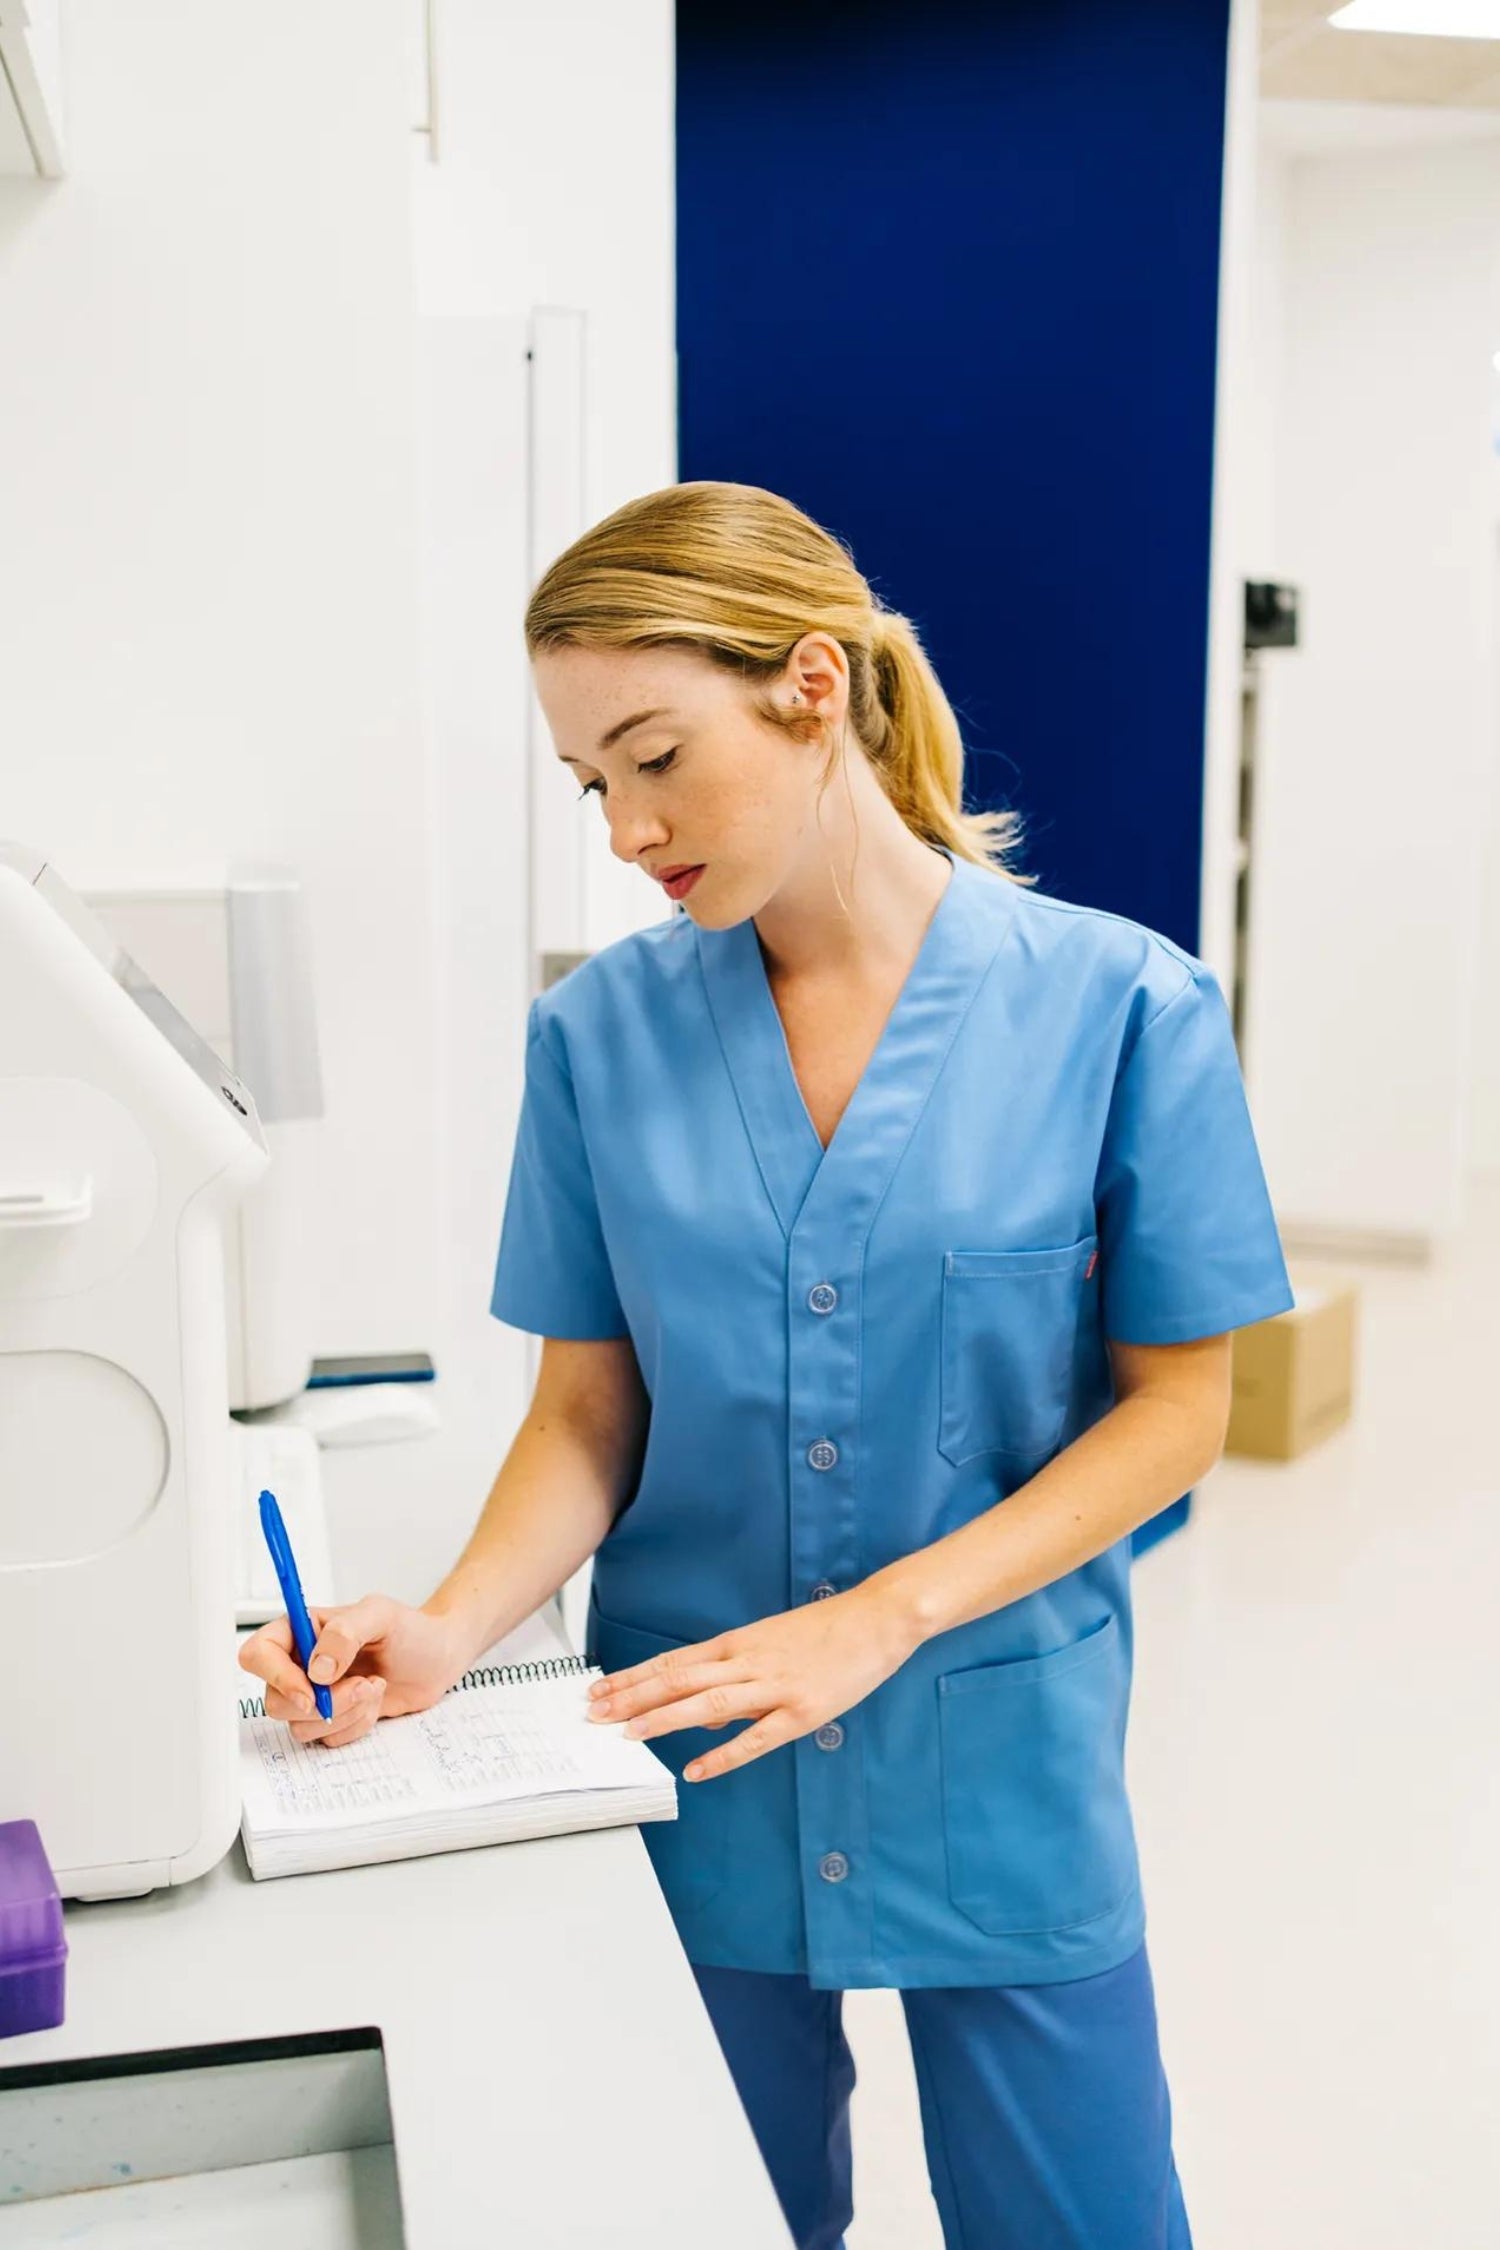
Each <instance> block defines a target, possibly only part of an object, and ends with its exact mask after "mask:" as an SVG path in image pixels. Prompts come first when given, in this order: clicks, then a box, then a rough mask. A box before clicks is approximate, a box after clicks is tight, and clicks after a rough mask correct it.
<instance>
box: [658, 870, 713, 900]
mask: <svg viewBox="0 0 1500 2250" xmlns="http://www.w3.org/2000/svg"><path fill="white" fill-rule="evenodd" d="M702 873H703V869H702V868H701V867H683V868H679V869H678V871H677V873H676V874H675V875H663V876H662V877H661V878H660V881H661V887H662V889H663V890H664V891H665V892H666V894H667V896H668V898H670V899H674V900H675V899H680V898H686V897H687V895H688V892H689V891H690V890H691V889H692V887H693V885H694V884H695V883H696V882H697V880H698V877H699V876H700V875H701V874H702Z"/></svg>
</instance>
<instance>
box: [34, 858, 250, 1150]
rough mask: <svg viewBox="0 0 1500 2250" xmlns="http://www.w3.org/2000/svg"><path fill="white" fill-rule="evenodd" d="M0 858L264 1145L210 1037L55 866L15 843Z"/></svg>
mask: <svg viewBox="0 0 1500 2250" xmlns="http://www.w3.org/2000/svg"><path fill="white" fill-rule="evenodd" d="M0 857H3V858H4V860H5V861H6V862H7V864H8V865H10V866H12V867H14V868H16V869H17V870H18V871H19V872H20V873H21V874H23V875H24V876H25V877H26V879H27V880H28V881H29V882H30V883H31V884H32V885H33V886H34V888H35V889H36V890H37V891H39V892H40V893H41V895H42V897H43V898H44V899H46V900H47V902H48V904H49V905H50V906H53V907H55V908H56V910H57V912H58V913H59V914H60V915H61V916H62V918H63V920H64V921H65V922H66V923H67V925H68V927H69V928H70V929H71V930H73V931H75V932H76V934H77V935H78V936H79V937H81V938H82V940H83V942H84V944H85V945H86V946H87V947H88V948H89V951H90V952H91V953H92V954H93V955H94V956H95V958H96V959H97V960H99V961H102V962H103V964H104V966H105V968H106V969H108V971H109V973H110V975H111V976H112V977H113V978H114V980H115V982H116V984H118V985H119V987H120V989H121V991H122V992H127V993H129V995H130V997H131V999H132V1000H133V1001H134V1002H135V1004H136V1006H137V1007H138V1008H139V1009H140V1011H141V1013H142V1015H143V1016H149V1018H150V1019H151V1021H152V1023H154V1024H155V1026H156V1028H157V1030H158V1031H159V1032H160V1033H161V1035H162V1037H163V1038H164V1039H165V1040H166V1041H167V1042H168V1043H169V1045H171V1046H173V1047H175V1048H176V1050H177V1052H178V1054H179V1055H181V1057H182V1059H183V1061H184V1062H185V1063H186V1064H187V1065H188V1067H189V1068H190V1069H191V1070H192V1071H193V1073H194V1074H195V1076H196V1077H198V1078H200V1079H201V1080H202V1081H203V1084H204V1085H205V1086H207V1087H208V1089H209V1091H210V1092H211V1093H213V1094H216V1095H217V1096H218V1097H219V1099H220V1100H221V1101H222V1102H223V1103H224V1106H225V1107H226V1108H227V1109H231V1110H233V1111H235V1113H236V1114H237V1115H238V1117H239V1119H240V1122H241V1123H242V1125H243V1126H244V1128H245V1131H246V1132H247V1133H248V1134H249V1135H250V1138H251V1139H252V1140H253V1141H254V1142H255V1144H256V1146H257V1148H264V1146H265V1140H264V1137H263V1135H262V1133H261V1129H260V1119H259V1118H258V1117H257V1115H256V1113H255V1100H254V1097H253V1096H252V1094H251V1092H250V1089H249V1088H248V1086H246V1085H244V1084H243V1083H242V1081H241V1080H240V1079H238V1078H236V1076H235V1074H234V1072H233V1071H232V1070H231V1069H230V1068H229V1067H228V1065H227V1064H226V1063H222V1062H221V1061H220V1060H219V1058H218V1056H217V1055H216V1054H215V1053H214V1051H213V1049H212V1047H210V1045H209V1043H208V1041H207V1040H206V1039H203V1038H200V1036H199V1035H198V1033H197V1032H196V1031H194V1029H193V1027H192V1025H191V1024H190V1023H189V1022H188V1020H187V1017H186V1016H184V1015H183V1014H182V1013H181V1012H180V1011H179V1010H178V1009H176V1008H174V1007H173V1005H172V1003H171V1001H170V1000H169V999H168V998H167V996H166V994H165V993H164V992H163V991H162V989H161V987H160V986H159V985H155V984H153V983H152V981H151V979H150V978H149V977H148V976H147V974H146V972H145V970H144V969H143V968H141V967H140V966H139V964H138V963H137V962H135V961H132V959H131V958H130V955H129V954H128V953H127V952H126V951H125V950H124V948H123V947H122V946H119V945H117V944H116V943H115V941H114V939H113V937H111V935H110V933H109V931H108V930H107V929H106V928H105V926H104V924H103V923H102V922H101V921H100V920H99V917H98V915H97V914H93V913H91V912H90V910H89V909H88V907H86V906H85V905H84V903H83V901H82V899H80V898H79V897H78V895H77V893H76V892H74V891H70V890H69V888H68V886H67V884H66V883H65V882H64V881H63V879H62V877H61V876H60V875H59V874H58V873H57V872H56V870H55V869H54V868H51V867H49V866H48V865H47V864H46V862H45V861H43V860H41V859H40V858H38V857H37V856H36V855H34V854H30V853H27V852H25V851H24V849H23V848H22V847H20V846H17V845H5V844H0Z"/></svg>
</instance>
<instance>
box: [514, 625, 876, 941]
mask: <svg viewBox="0 0 1500 2250" xmlns="http://www.w3.org/2000/svg"><path fill="white" fill-rule="evenodd" d="M534 671H535V677H536V687H537V694H538V697H539V698H540V701H541V705H542V709H543V711H544V712H545V713H546V717H547V724H548V726H549V727H550V729H551V732H552V741H553V746H554V748H555V749H556V752H557V755H558V757H559V758H560V759H561V760H562V762H563V764H564V765H565V766H567V767H568V769H569V770H570V772H571V773H572V774H573V776H574V778H575V779H576V780H577V782H578V785H579V788H580V790H582V791H584V792H585V793H586V794H588V795H590V796H595V797H597V798H598V799H599V801H600V806H601V809H602V811H603V814H604V818H605V819H606V820H607V821H608V823H609V841H610V849H611V850H612V851H613V852H614V854H615V856H616V857H617V858H618V859H622V860H625V861H627V862H628V863H629V864H631V865H633V866H636V867H639V868H640V869H641V870H642V872H643V873H644V874H646V875H647V876H649V877H651V878H652V879H653V880H654V881H656V882H659V883H660V884H661V885H662V889H663V891H664V892H665V894H666V896H667V897H668V898H671V899H674V900H676V899H680V900H681V902H682V904H683V906H684V907H685V908H686V910H687V912H688V913H689V914H690V915H691V916H692V917H693V920H694V921H695V922H698V923H700V924H701V925H702V926H703V927H704V928H705V929H714V930H722V929H728V928H730V927H731V926H732V925H733V924H734V923H737V922H744V921H747V920H748V919H749V918H750V917H751V916H752V915H755V914H757V913H759V912H760V911H761V909H762V908H763V907H764V906H765V905H766V904H767V903H768V902H769V901H770V900H771V899H773V898H775V897H776V896H777V895H778V893H780V892H781V891H782V890H783V889H784V888H785V887H786V886H787V884H788V883H794V882H796V881H797V880H798V878H799V877H800V876H801V874H802V873H803V870H804V868H805V867H806V866H807V865H809V864H810V863H811V862H812V860H813V859H814V858H815V856H816V851H815V847H816V843H817V819H818V797H819V793H820V788H821V783H822V778H823V767H824V750H823V746H822V745H823V739H824V738H823V736H822V734H821V732H820V733H819V734H818V735H817V737H816V738H815V739H813V740H811V741H809V742H806V743H803V742H800V741H798V740H796V739H795V738H794V737H792V736H789V735H785V734H782V733H781V732H779V731H778V730H777V729H776V728H775V727H770V726H767V725H766V724H765V722H764V721H763V720H761V719H760V718H758V717H757V716H756V713H755V709H754V704H753V694H754V692H755V691H753V690H752V689H751V688H749V687H748V686H747V685H746V684H745V683H744V682H743V681H741V680H738V679H736V677H735V676H734V674H733V673H731V672H728V671H725V670H723V669H721V667H720V666H718V665H716V664H711V663H710V662H709V661H708V660H707V658H705V657H701V656H698V655H695V654H694V653H693V652H692V651H691V650H688V649H680V648H663V649H586V648H561V649H551V650H547V651H544V652H543V653H542V654H541V655H540V656H538V657H537V659H536V660H535V665H534ZM769 692H770V694H771V695H772V697H773V698H774V700H775V701H776V702H777V703H779V704H781V705H782V707H783V708H784V709H785V710H787V711H788V712H790V713H793V714H795V715H798V716H800V715H802V714H803V713H808V714H810V715H811V714H816V715H818V716H821V717H823V718H825V719H828V720H829V721H830V722H831V723H832V725H833V726H834V728H835V730H836V729H837V728H838V726H839V725H840V724H841V723H842V718H843V712H844V710H845V708H847V696H848V662H847V659H846V657H845V655H844V652H843V650H842V648H841V647H840V646H839V644H838V642H837V641H835V640H833V639H832V638H831V637H829V636H828V635H825V634H821V633H810V634H808V635H806V636H805V638H804V639H803V640H801V641H799V643H798V644H797V647H796V648H795V649H794V650H793V651H792V655H791V657H790V659H789V660H788V664H787V668H786V671H785V672H784V673H783V675H782V676H781V678H779V679H778V680H776V681H775V682H773V684H772V686H771V688H770V691H769ZM794 696H797V697H800V701H798V702H795V703H794V702H793V700H792V699H793V697H794ZM632 722H634V723H632ZM810 731H811V730H810Z"/></svg>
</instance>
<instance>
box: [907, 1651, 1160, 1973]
mask: <svg viewBox="0 0 1500 2250" xmlns="http://www.w3.org/2000/svg"><path fill="white" fill-rule="evenodd" d="M937 1686H938V1724H939V1735H940V1742H941V1751H942V1766H943V1830H944V1837H945V1841H946V1847H947V1855H948V1894H949V1896H950V1898H951V1899H952V1901H953V1904H954V1905H955V1906H956V1907H957V1908H958V1910H959V1912H960V1913H961V1914H964V1915H967V1917H968V1919H969V1920H970V1921H971V1922H973V1923H974V1924H975V1925H976V1927H977V1928H979V1929H981V1930H984V1931H986V1932H987V1933H988V1934H989V1935H990V1936H992V1937H1002V1936H1020V1935H1022V1934H1023V1933H1025V1934H1033V1935H1040V1934H1041V1933H1043V1932H1045V1931H1048V1930H1064V1929H1072V1928H1076V1927H1077V1926H1078V1925H1079V1924H1081V1923H1085V1922H1095V1921H1098V1920H1099V1919H1100V1918H1101V1917H1102V1916H1104V1915H1106V1914H1108V1913H1110V1912H1111V1911H1112V1910H1113V1909H1114V1908H1115V1907H1117V1906H1120V1905H1121V1904H1123V1902H1124V1901H1125V1900H1126V1899H1127V1898H1129V1897H1130V1895H1131V1893H1132V1892H1133V1890H1134V1889H1135V1886H1136V1882H1137V1879H1138V1877H1137V1868H1136V1856H1135V1838H1134V1835H1133V1833H1132V1829H1131V1823H1130V1807H1129V1803H1128V1800H1127V1798H1126V1795H1125V1777H1124V1770H1123V1768H1124V1750H1125V1713H1126V1703H1127V1699H1128V1682H1127V1680H1126V1676H1125V1667H1124V1665H1123V1663H1122V1661H1121V1655H1120V1645H1119V1633H1118V1630H1117V1627H1116V1624H1115V1620H1114V1618H1113V1617H1109V1618H1107V1619H1106V1620H1105V1622H1104V1623H1103V1624H1102V1625H1100V1626H1097V1627H1096V1628H1095V1630H1094V1631H1093V1632H1092V1633H1090V1634H1089V1635H1088V1636H1087V1637H1086V1638H1085V1639H1083V1640H1081V1641H1075V1642H1074V1643H1073V1644H1072V1645H1071V1646H1070V1647H1067V1648H1060V1649H1057V1650H1054V1651H1053V1653H1052V1654H1051V1655H1048V1656H1034V1657H1028V1658H1024V1659H1022V1660H1020V1661H1019V1662H1016V1663H1011V1664H986V1665H982V1666H980V1667H979V1668H978V1669H977V1670H975V1671H971V1672H948V1673H945V1674H944V1676H943V1677H942V1678H941V1679H940V1680H939V1681H938V1683H937Z"/></svg>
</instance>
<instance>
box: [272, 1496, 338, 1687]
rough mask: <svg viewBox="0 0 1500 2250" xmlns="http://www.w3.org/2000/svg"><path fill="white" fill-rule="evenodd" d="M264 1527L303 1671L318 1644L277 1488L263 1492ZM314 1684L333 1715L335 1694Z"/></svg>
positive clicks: (310, 1683) (312, 1684) (310, 1660)
mask: <svg viewBox="0 0 1500 2250" xmlns="http://www.w3.org/2000/svg"><path fill="white" fill-rule="evenodd" d="M260 1528H261V1530H262V1531H263V1532H264V1533H265V1535H266V1545H267V1546H268V1547H269V1548H270V1550H271V1560H272V1562H273V1563H274V1564H275V1566H276V1582H277V1584H278V1585H279V1586H280V1588H281V1598H282V1600H283V1601H284V1602H285V1603H286V1613H287V1617H288V1619H289V1620H290V1623H291V1628H292V1639H293V1640H294V1641H295V1642H296V1644H297V1660H298V1662H299V1663H300V1664H301V1666H302V1669H303V1671H304V1672H305V1671H306V1670H307V1667H308V1665H309V1664H310V1663H311V1662H312V1652H313V1649H314V1647H315V1646H316V1644H317V1638H318V1636H317V1634H316V1633H315V1632H314V1631H313V1622H312V1619H311V1618H310V1617H309V1616H308V1614H307V1604H306V1602H305V1601H304V1600H303V1599H302V1581H301V1579H300V1578H299V1577H298V1576H297V1565H296V1562H295V1560H294V1558H293V1555H292V1543H291V1541H290V1539H288V1537H287V1535H286V1525H285V1524H284V1523H283V1522H282V1520H281V1510H280V1509H279V1508H278V1507H277V1505H276V1495H275V1493H274V1492H263V1493H262V1494H261V1496H260ZM309 1685H311V1686H312V1691H313V1701H314V1702H315V1703H316V1704H317V1706H318V1715H319V1717H320V1718H324V1719H331V1718H332V1717H333V1697H332V1695H331V1694H330V1693H329V1691H328V1689H327V1688H326V1687H318V1686H317V1685H316V1684H315V1683H313V1682H311V1681H310V1682H309Z"/></svg>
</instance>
